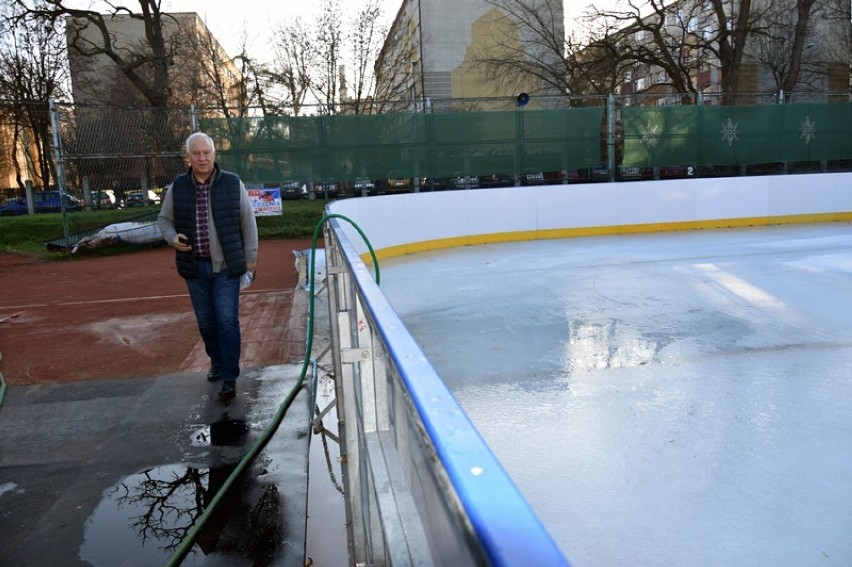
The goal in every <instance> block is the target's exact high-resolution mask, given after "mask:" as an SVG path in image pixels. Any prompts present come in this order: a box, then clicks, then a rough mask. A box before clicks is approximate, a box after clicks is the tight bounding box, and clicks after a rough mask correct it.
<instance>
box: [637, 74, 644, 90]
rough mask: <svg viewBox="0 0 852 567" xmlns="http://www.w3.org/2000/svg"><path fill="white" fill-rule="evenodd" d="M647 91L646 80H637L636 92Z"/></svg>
mask: <svg viewBox="0 0 852 567" xmlns="http://www.w3.org/2000/svg"><path fill="white" fill-rule="evenodd" d="M644 90H645V78H644V77H643V78H641V79H636V91H637V92H639V91H644Z"/></svg>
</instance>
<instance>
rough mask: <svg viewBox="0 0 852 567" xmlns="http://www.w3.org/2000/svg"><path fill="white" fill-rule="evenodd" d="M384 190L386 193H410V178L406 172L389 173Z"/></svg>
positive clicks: (395, 171)
mask: <svg viewBox="0 0 852 567" xmlns="http://www.w3.org/2000/svg"><path fill="white" fill-rule="evenodd" d="M384 189H385V192H387V193H405V192H408V191H411V178H410V177H408V173H407V172H405V171H402V170H394V171H389V172H388V177H387V180H386V181H385V184H384Z"/></svg>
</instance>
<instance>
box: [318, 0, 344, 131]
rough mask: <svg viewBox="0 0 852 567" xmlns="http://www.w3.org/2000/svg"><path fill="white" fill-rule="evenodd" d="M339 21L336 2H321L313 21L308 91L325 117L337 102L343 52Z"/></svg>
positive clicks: (338, 7)
mask: <svg viewBox="0 0 852 567" xmlns="http://www.w3.org/2000/svg"><path fill="white" fill-rule="evenodd" d="M342 28H343V20H342V19H341V10H340V5H339V4H338V3H337V1H336V0H323V3H322V12H321V14H320V16H319V18H318V19H317V22H316V30H315V34H316V35H315V40H314V42H313V48H314V53H315V54H316V59H315V60H314V63H315V65H316V67H315V69H314V79H313V80H312V81H311V87H312V88H311V90H312V92H313V95H314V97H316V98H317V99H318V101H319V103H320V104H321V105H322V106H323V107H324V108H325V111H326V112H328V113H329V114H334V113H336V111H337V102H338V101H339V100H340V86H341V81H340V75H341V72H340V71H341V70H340V65H341V64H342V49H343V29H342Z"/></svg>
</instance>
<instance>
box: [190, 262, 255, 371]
mask: <svg viewBox="0 0 852 567" xmlns="http://www.w3.org/2000/svg"><path fill="white" fill-rule="evenodd" d="M186 285H187V287H188V288H189V298H190V300H191V301H192V308H193V310H194V311H195V319H196V321H197V322H198V330H199V332H200V333H201V338H202V339H203V340H204V349H205V350H206V351H207V356H209V357H210V366H211V367H213V368H218V369H219V375H220V376H221V377H222V380H223V381H225V382H233V381H235V380H236V379H237V377H238V376H239V375H240V346H241V341H242V339H241V337H240V279H239V278H229V277H228V273H227V272H226V271H225V270H223V271H221V272H219V273H218V274H214V273H213V265H212V263H211V262H210V260H199V259H196V260H195V277H194V278H189V279H187V280H186Z"/></svg>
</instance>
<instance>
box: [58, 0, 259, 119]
mask: <svg viewBox="0 0 852 567" xmlns="http://www.w3.org/2000/svg"><path fill="white" fill-rule="evenodd" d="M163 16H164V17H163V18H162V21H163V27H164V30H163V31H164V33H163V35H164V41H165V44H166V46H165V47H166V50H167V51H168V52H169V53H171V54H172V57H171V60H170V68H169V85H170V90H171V93H170V97H169V106H173V107H178V106H189V105H193V104H194V105H197V106H200V107H204V106H208V105H212V104H214V102H215V101H216V100H217V99H218V100H222V99H224V100H226V101H227V100H229V99H232V100H234V101H236V98H237V96H238V95H239V84H240V82H241V81H242V77H241V73H240V71H239V69H238V68H237V67H236V65H234V63H233V61H232V60H231V58H230V57H229V56H228V54H227V53H225V51H224V49H223V48H222V46H221V45H220V44H219V42H218V41H217V40H216V38H215V37H213V35H212V34H211V33H210V31H209V30H208V29H207V26H206V25H205V24H204V22H203V21H202V20H201V18H200V17H199V16H198V14H196V13H194V12H181V13H172V14H163ZM105 22H106V24H107V30H108V32H109V34H110V35H111V36H112V37H113V38H114V40H113V44H114V46H115V49H116V51H117V52H119V53H120V54H121V55H122V56H123V57H124V58H125V60H127V61H131V60H133V59H139V60H144V57H146V56H147V54H148V53H150V47H149V46H148V44H147V39H146V29H145V26H146V23H145V21H144V20H142V19H140V18H139V17H138V15H136V16H131V15H110V16H105ZM66 30H67V32H66V35H67V37H68V40H69V50H68V52H69V66H70V70H71V86H72V92H73V99H74V102H75V103H77V104H115V105H122V106H127V105H134V104H140V105H144V104H145V103H144V100H143V97H142V96H141V94H140V92H139V89H138V88H137V87H136V86H134V85H133V84H132V83H131V82H130V80H129V79H128V78H127V77H126V76H125V74H124V73H123V72H122V71H121V69H119V67H118V66H117V64H116V63H115V62H114V61H113V60H112V59H111V58H109V57H108V56H107V55H105V54H99V55H84V54H81V53H80V52H79V51H78V50H76V49H73V48H70V44H71V43H72V42H74V41H75V40H77V38H78V37H79V38H80V39H81V40H82V43H84V44H85V43H86V42H91V44H92V45H100V44H102V41H103V40H102V39H101V37H100V36H101V30H99V29H98V28H96V27H95V26H94V25H92V24H88V23H87V22H86V21H85V20H82V19H76V18H74V17H71V16H69V17H67V18H66Z"/></svg>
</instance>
